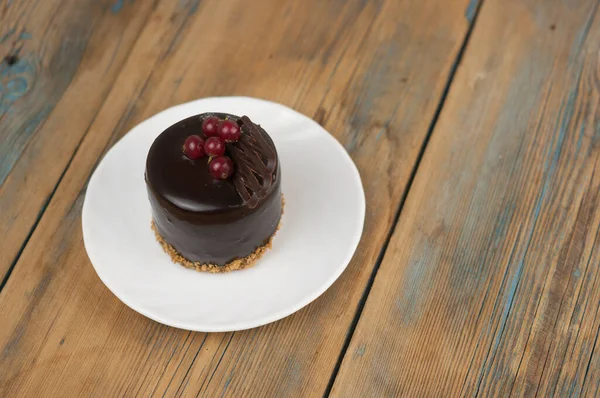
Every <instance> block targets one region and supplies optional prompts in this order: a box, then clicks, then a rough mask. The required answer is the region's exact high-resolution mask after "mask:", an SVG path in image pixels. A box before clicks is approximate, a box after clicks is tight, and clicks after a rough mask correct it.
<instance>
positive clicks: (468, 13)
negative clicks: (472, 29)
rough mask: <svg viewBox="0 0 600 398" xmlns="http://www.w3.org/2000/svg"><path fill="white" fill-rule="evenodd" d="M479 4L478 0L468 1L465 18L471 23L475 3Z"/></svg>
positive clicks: (475, 11) (474, 11)
mask: <svg viewBox="0 0 600 398" xmlns="http://www.w3.org/2000/svg"><path fill="white" fill-rule="evenodd" d="M478 4H479V0H471V1H469V5H468V6H467V9H466V10H465V18H467V21H469V23H473V19H475V14H476V13H477V5H478Z"/></svg>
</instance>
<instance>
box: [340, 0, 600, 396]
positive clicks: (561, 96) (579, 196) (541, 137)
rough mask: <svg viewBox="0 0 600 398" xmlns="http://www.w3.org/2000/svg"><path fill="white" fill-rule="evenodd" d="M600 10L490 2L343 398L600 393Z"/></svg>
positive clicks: (422, 169)
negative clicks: (599, 355) (594, 354)
mask: <svg viewBox="0 0 600 398" xmlns="http://www.w3.org/2000/svg"><path fill="white" fill-rule="evenodd" d="M597 8H598V2H597V1H593V0H587V1H577V2H568V3H567V2H548V1H539V0H525V1H520V0H519V1H517V0H510V1H506V0H486V1H485V2H484V3H483V5H482V9H481V12H480V14H479V16H478V19H477V22H476V25H475V28H474V31H473V34H472V37H471V39H470V42H469V44H468V46H467V48H466V51H465V55H464V59H463V62H462V63H461V64H460V66H459V68H458V71H457V74H456V78H455V79H454V81H453V83H452V86H451V89H450V92H449V95H448V100H447V102H446V105H445V106H444V109H443V111H442V113H441V115H440V119H439V123H438V124H437V126H436V127H435V129H434V132H433V135H432V138H431V140H430V142H429V145H428V147H427V150H426V152H425V154H424V157H423V160H422V162H421V164H420V166H419V169H418V172H417V175H416V177H415V181H414V184H413V185H412V187H411V189H410V192H409V195H408V198H407V201H406V205H405V207H404V209H403V210H402V213H401V216H400V219H399V223H398V226H397V228H396V230H395V231H394V234H393V237H392V240H391V242H390V246H389V249H388V251H387V252H386V254H385V258H384V260H383V262H382V265H381V267H380V269H379V271H378V273H377V275H376V278H375V282H374V285H373V288H372V291H371V293H370V295H369V297H368V300H367V303H366V306H365V309H364V312H363V314H362V316H361V318H360V320H359V322H358V325H357V328H356V331H355V333H354V335H353V337H352V341H351V344H350V345H349V348H348V351H347V355H346V356H345V357H344V360H343V362H342V365H341V367H340V371H339V374H338V377H337V379H336V381H335V384H334V387H333V390H332V396H339V397H348V396H377V397H382V396H390V397H391V396H458V395H461V396H463V395H465V396H474V395H479V394H480V395H482V396H490V395H494V396H508V395H515V396H523V395H525V396H533V395H534V394H536V393H537V394H539V395H541V396H551V395H553V394H554V395H556V396H571V395H578V394H579V393H580V392H581V391H582V387H585V388H584V392H589V394H590V396H591V395H594V394H593V392H594V390H595V389H596V388H597V383H598V380H599V377H600V371H599V368H598V359H595V360H593V361H591V360H590V356H591V353H592V350H593V349H594V347H595V350H596V351H598V350H600V348H598V346H597V344H596V343H597V340H598V330H599V329H598V328H599V326H600V317H598V316H597V315H598V312H599V310H600V308H599V302H600V278H598V272H599V264H600V262H599V255H600V253H599V248H600V247H599V245H598V242H599V241H598V240H597V238H598V233H599V227H600V209H599V206H598V200H599V196H598V191H599V188H600V171H599V170H598V169H597V168H596V166H597V165H598V162H599V157H598V155H599V153H600V152H599V151H600V148H599V146H598V142H599V141H598V140H599V139H600V130H599V128H598V110H599V109H600V108H599V105H600V102H599V100H600V84H599V80H598V48H599V46H600V21H599V20H598V15H597V12H596V11H597ZM592 359H594V358H592ZM584 382H585V386H584ZM588 388H589V390H588Z"/></svg>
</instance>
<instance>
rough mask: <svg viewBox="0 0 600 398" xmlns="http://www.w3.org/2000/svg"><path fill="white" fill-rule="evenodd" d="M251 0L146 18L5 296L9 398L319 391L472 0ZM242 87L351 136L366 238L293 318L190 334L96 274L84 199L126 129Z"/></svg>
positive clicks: (0, 336)
mask: <svg viewBox="0 0 600 398" xmlns="http://www.w3.org/2000/svg"><path fill="white" fill-rule="evenodd" d="M243 4H244V3H243V2H242V0H219V1H217V0H208V1H205V2H202V3H200V4H199V7H198V10H197V11H196V12H195V13H193V14H191V15H189V14H187V13H182V12H180V10H179V9H178V8H177V6H175V5H172V2H161V3H159V5H158V7H157V9H156V11H155V12H154V13H153V14H152V16H151V17H150V19H149V23H148V26H147V28H146V29H145V30H144V31H143V33H142V34H141V35H140V38H139V39H138V41H137V43H136V45H135V46H134V48H133V50H132V51H131V55H130V57H129V58H128V59H127V62H126V64H125V66H124V68H123V70H122V72H121V74H120V76H119V77H118V79H117V81H116V84H115V85H114V88H113V90H112V91H111V93H110V94H109V96H108V98H107V100H106V101H105V103H104V104H103V106H102V108H101V110H100V112H99V114H98V116H97V117H96V119H95V121H94V123H93V124H92V125H91V127H90V129H89V132H88V134H87V135H86V137H85V138H84V140H83V142H82V144H81V146H80V148H79V150H78V151H77V153H76V155H75V157H74V159H73V161H72V164H71V166H70V167H69V169H68V170H67V172H66V174H65V176H64V178H63V179H62V181H61V183H60V185H59V187H58V189H57V191H56V194H55V196H54V197H53V199H52V201H51V202H50V204H49V206H48V209H47V211H46V212H45V214H44V215H43V217H42V219H41V221H40V223H39V226H38V228H37V229H36V230H35V232H34V234H33V236H32V237H31V239H30V242H29V244H28V245H27V246H26V248H25V250H24V251H23V254H22V255H21V257H20V259H19V262H18V263H17V264H16V267H15V269H14V271H13V274H12V275H11V277H10V279H9V280H8V282H7V284H6V286H5V288H4V289H3V290H2V292H1V293H0V317H1V318H2V319H3V320H6V321H5V326H3V328H0V347H1V348H0V353H1V354H0V374H1V375H3V376H4V377H5V379H6V382H5V383H0V395H35V394H41V395H44V396H45V395H53V394H67V393H68V394H69V395H72V396H79V395H89V394H91V395H103V396H112V395H123V394H125V395H141V396H149V395H163V394H166V395H169V396H172V395H186V396H187V395H195V394H200V395H201V396H206V395H212V394H215V393H219V394H224V395H229V396H241V395H257V396H260V395H265V396H281V395H284V396H285V395H287V396H298V395H303V396H311V395H315V394H317V395H318V394H323V392H324V390H325V389H326V387H327V384H328V382H329V378H330V375H331V373H332V371H333V369H334V367H335V365H336V362H337V358H338V355H339V353H340V350H341V348H342V346H343V344H344V341H345V338H346V333H347V331H348V328H349V326H350V325H351V323H352V321H353V317H354V313H355V311H356V308H357V306H358V305H359V302H360V300H361V297H362V294H363V291H364V287H365V285H366V283H367V281H368V279H369V277H370V274H371V271H372V268H373V266H374V264H375V262H376V259H377V257H378V255H379V252H380V250H381V247H382V243H383V241H384V240H385V237H386V235H387V234H388V232H389V229H390V226H391V224H392V222H393V220H394V217H395V212H396V209H397V207H398V204H399V202H400V200H401V197H402V195H403V193H404V189H405V186H406V183H407V181H408V179H409V176H410V174H411V170H412V167H413V164H414V162H415V160H416V158H417V155H418V153H419V150H420V147H421V144H422V142H423V140H424V138H425V136H426V134H427V130H428V126H429V123H430V120H431V118H432V117H433V115H434V113H435V111H436V106H437V100H438V99H439V97H440V95H441V93H442V91H443V89H444V86H445V82H446V77H447V75H448V74H449V72H450V70H451V68H452V65H453V61H454V59H455V57H456V54H457V52H458V49H459V47H460V45H461V43H462V40H463V37H464V34H465V32H466V30H467V27H468V21H467V20H466V19H465V18H464V16H463V13H464V10H465V9H466V8H467V5H468V4H467V1H465V0H452V1H447V0H444V1H443V2H441V0H440V1H439V2H425V3H424V2H412V1H404V2H398V1H395V0H388V1H384V0H380V1H374V2H364V1H360V0H356V1H343V2H331V3H329V2H322V1H318V0H311V1H304V2H296V1H287V2H281V1H278V0H265V1H261V2H255V3H254V6H253V7H252V8H248V7H243ZM441 4H444V7H441V6H440V5H441ZM182 15H186V16H187V15H189V17H186V19H183V18H182ZM215 15H219V16H220V19H216V18H215ZM238 43H243V45H240V46H238V45H237V44H238ZM232 59H238V60H243V62H232V61H231V60H232ZM231 93H235V94H242V95H252V96H258V97H263V98H269V99H273V100H276V101H279V102H282V103H285V104H288V105H291V106H293V107H295V108H296V109H298V110H300V111H301V112H303V113H306V114H309V115H314V117H315V118H316V119H317V120H318V121H320V122H321V123H323V124H324V125H325V126H326V127H327V128H328V129H329V130H330V131H332V132H333V133H334V134H335V135H336V137H337V138H338V139H340V141H342V143H344V144H345V145H346V147H347V148H348V150H349V151H350V153H351V154H352V156H353V158H354V159H355V161H356V162H357V164H358V167H359V169H360V171H361V174H362V177H363V181H364V183H365V189H366V194H367V202H368V210H367V213H368V218H367V224H366V228H365V236H368V239H365V240H364V242H362V244H361V246H360V249H359V251H358V252H357V254H356V256H355V258H354V260H353V262H352V263H351V265H350V266H349V268H348V270H347V271H346V272H345V273H344V275H343V276H342V278H341V279H340V280H339V281H338V282H336V284H335V285H334V286H333V287H332V288H331V289H330V290H329V291H328V292H327V293H326V294H325V295H324V296H323V297H321V298H320V299H318V300H317V301H316V302H315V303H313V304H311V305H310V306H309V307H307V308H306V309H304V310H302V311H300V312H299V313H297V314H295V315H293V316H291V317H289V318H287V319H285V320H284V321H281V322H277V323H275V324H272V325H269V326H266V327H262V328H258V329H254V330H250V331H244V332H239V333H226V334H222V333H218V334H203V333H189V332H186V331H181V330H177V329H173V328H168V327H165V326H162V325H159V324H157V323H155V322H152V321H150V320H148V319H146V318H144V317H142V316H141V315H138V314H136V313H134V312H133V311H131V310H129V309H128V308H127V307H125V306H124V305H123V304H121V303H120V302H119V301H118V300H117V299H116V298H114V297H113V296H112V294H111V293H110V292H109V291H108V290H107V289H106V288H105V287H104V286H103V285H102V284H101V282H100V281H99V280H98V278H97V277H96V275H95V273H94V271H93V269H92V267H91V266H90V264H89V261H88V259H87V256H86V254H85V251H84V248H83V246H82V237H81V231H80V225H79V224H80V217H79V212H80V208H81V203H82V198H83V193H84V190H85V185H86V182H87V179H88V178H89V175H90V173H91V171H92V170H93V168H94V166H95V163H96V162H97V159H98V158H99V157H100V156H101V155H102V154H103V153H104V152H105V151H106V149H107V148H108V147H109V146H110V145H111V144H112V143H114V142H115V140H116V139H118V138H119V137H120V136H121V135H122V134H123V133H125V132H126V131H127V130H128V128H130V127H131V126H133V125H134V124H135V123H137V122H139V121H141V120H143V119H144V118H146V117H148V116H150V115H151V114H153V113H155V112H157V111H159V110H161V109H163V108H164V107H166V106H169V105H172V104H174V103H178V102H183V101H186V100H190V99H194V98H197V97H201V96H208V95H219V94H231ZM375 158H377V159H378V161H374V159H375Z"/></svg>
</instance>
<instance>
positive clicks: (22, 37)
mask: <svg viewBox="0 0 600 398" xmlns="http://www.w3.org/2000/svg"><path fill="white" fill-rule="evenodd" d="M31 38H32V36H31V33H29V32H27V31H26V30H24V31H22V32H21V33H20V34H19V38H18V40H29V39H31Z"/></svg>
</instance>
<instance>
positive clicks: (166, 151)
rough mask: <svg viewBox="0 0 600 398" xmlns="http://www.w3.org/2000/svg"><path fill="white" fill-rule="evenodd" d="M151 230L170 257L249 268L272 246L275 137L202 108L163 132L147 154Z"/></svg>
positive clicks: (244, 120) (215, 267)
mask: <svg viewBox="0 0 600 398" xmlns="http://www.w3.org/2000/svg"><path fill="white" fill-rule="evenodd" d="M145 179H146V186H147V190H148V197H149V199H150V205H151V207H152V215H153V223H152V228H153V229H154V231H155V233H156V237H157V239H158V241H159V243H160V244H161V245H162V247H163V248H164V249H165V251H166V252H167V253H168V254H169V255H170V256H171V258H172V259H173V261H175V262H178V263H180V264H182V265H184V266H186V267H188V268H195V269H196V270H198V271H210V272H226V271H231V270H235V269H242V268H246V267H249V266H251V265H253V264H254V263H255V261H256V260H257V259H258V258H260V256H261V255H262V254H263V253H264V252H265V251H266V249H267V248H269V247H270V245H271V240H272V237H273V235H274V234H275V232H276V231H277V229H278V226H279V222H280V218H281V214H282V211H283V203H282V196H281V171H280V166H279V159H278V157H277V151H276V149H275V145H274V144H273V141H272V140H271V138H270V137H269V135H268V134H267V133H266V131H265V130H264V129H263V128H262V127H260V126H259V125H256V124H254V123H253V122H252V121H251V120H250V119H249V118H248V117H247V116H242V117H238V116H235V115H230V114H225V113H204V114H201V115H196V116H192V117H189V118H187V119H184V120H182V121H180V122H178V123H176V124H174V125H172V126H171V127H169V128H167V129H166V130H165V131H163V132H162V133H161V134H160V135H159V136H158V137H157V138H156V140H155V141H154V143H153V144H152V146H151V148H150V151H149V153H148V158H147V160H146V175H145Z"/></svg>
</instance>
